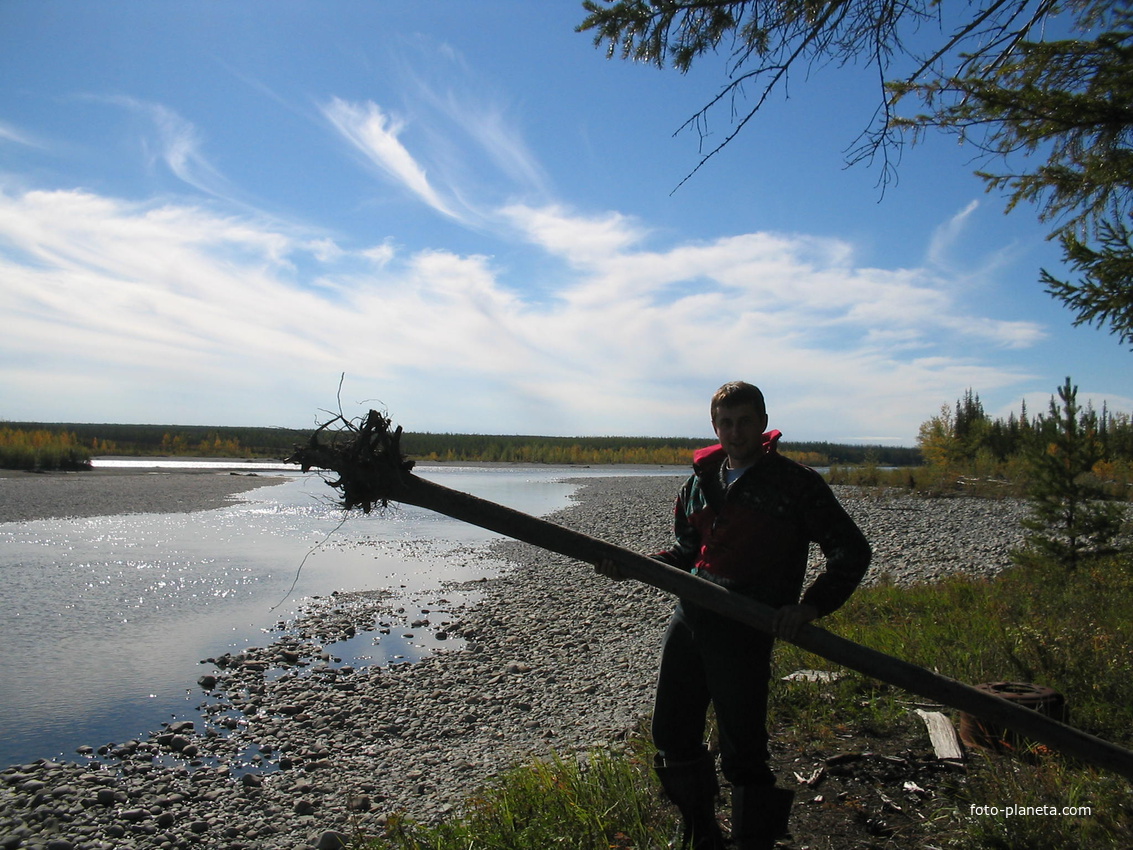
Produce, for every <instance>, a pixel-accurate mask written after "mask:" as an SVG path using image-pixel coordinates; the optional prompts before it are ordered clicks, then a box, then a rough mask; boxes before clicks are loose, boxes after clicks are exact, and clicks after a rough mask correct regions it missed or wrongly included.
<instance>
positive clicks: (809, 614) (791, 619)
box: [771, 604, 818, 640]
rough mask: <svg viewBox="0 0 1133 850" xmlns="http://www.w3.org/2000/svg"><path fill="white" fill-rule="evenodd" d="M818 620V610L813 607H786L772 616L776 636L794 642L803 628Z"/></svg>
mask: <svg viewBox="0 0 1133 850" xmlns="http://www.w3.org/2000/svg"><path fill="white" fill-rule="evenodd" d="M817 619H818V609H817V608H815V607H814V606H813V605H803V604H799V605H784V606H783V607H782V608H779V609H777V610H776V611H775V613H774V614H773V615H772V616H771V628H772V630H773V631H774V632H775V634H776V636H778V637H781V638H784V639H785V640H793V639H794V637H795V635H797V634H798V633H799V628H800V627H801V626H803V625H805V624H806V623H809V622H810V621H811V620H817Z"/></svg>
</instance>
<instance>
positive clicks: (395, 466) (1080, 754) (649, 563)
mask: <svg viewBox="0 0 1133 850" xmlns="http://www.w3.org/2000/svg"><path fill="white" fill-rule="evenodd" d="M377 416H378V414H376V413H374V412H372V411H371V417H377ZM382 421H383V422H384V423H385V426H388V424H389V423H388V420H385V419H383V420H382ZM379 424H380V423H379ZM399 436H400V429H398V431H396V432H391V433H390V435H389V436H388V437H387V438H386V439H387V440H388V442H387V443H386V444H385V445H384V447H383V448H382V450H381V451H380V452H378V455H384V456H383V457H379V462H378V463H374V462H373V458H372V457H371V456H370V455H369V454H368V455H367V463H366V464H363V466H364V467H365V468H364V469H363V470H362V471H361V472H359V468H358V467H356V466H354V467H349V468H345V467H343V460H342V453H341V452H328V450H327V448H326V447H325V446H319V445H318V444H317V443H316V441H315V439H314V438H312V444H311V446H309V447H307V448H306V449H299V450H296V453H295V454H294V455H293V456H292V458H291V459H292V460H293V461H294V462H297V463H300V464H302V465H303V467H304V469H305V470H306V469H309V468H312V467H321V468H323V469H333V470H334V471H335V472H337V473H338V474H339V475H340V476H341V477H340V479H339V481H337V482H333V483H332V486H334V487H337V488H339V489H342V490H343V491H344V494H345V495H344V504H345V505H346V507H348V508H349V507H353V506H354V505H361V506H362V507H363V508H364V509H365V510H369V508H370V506H371V505H372V504H373V503H375V502H377V501H381V502H382V503H385V502H386V501H395V502H402V503H405V504H409V505H415V506H417V507H421V508H425V509H427V510H431V511H435V512H436V513H441V514H444V515H446V516H449V517H452V518H453V519H457V520H460V521H462V522H467V523H470V524H472V525H476V526H479V527H480V528H485V529H487V530H489V531H494V532H497V533H499V534H502V535H504V536H506V537H511V538H514V539H516V540H520V541H523V542H525V543H530V544H531V545H533V546H537V547H539V548H542V549H547V550H549V551H552V552H557V553H559V554H560V555H566V556H567V557H569V558H574V559H577V560H579V561H583V562H585V563H587V564H598V563H601V562H602V561H604V560H607V559H608V560H610V561H613V562H614V563H616V564H617V565H618V567H619V568H620V570H621V572H622V573H623V574H624V575H625V576H626V577H627V578H631V579H636V580H638V581H641V582H644V583H646V584H649V585H652V586H653V587H657V588H660V589H661V590H664V591H667V592H669V593H672V594H674V595H676V596H678V597H680V598H682V599H688V600H690V601H692V602H695V603H696V604H698V605H702V606H704V607H705V608H709V609H711V610H713V611H716V612H718V613H720V614H722V615H724V616H726V617H730V618H732V619H734V620H739V621H740V622H743V623H747V624H748V625H751V626H754V627H755V628H757V629H760V630H761V631H765V632H771V631H772V628H771V617H772V614H773V611H772V609H771V608H770V607H768V606H766V605H764V604H762V603H760V602H757V601H755V600H753V599H749V598H748V597H746V596H742V595H740V594H737V593H732V592H730V591H728V590H725V589H724V588H722V587H720V586H718V585H716V584H713V583H712V582H709V581H706V580H704V579H701V578H697V577H696V576H693V575H691V574H690V573H687V572H685V571H683V570H680V569H677V568H676V567H671V566H669V565H668V564H664V563H661V562H660V561H657V560H654V559H652V558H649V557H646V556H644V555H641V554H639V553H637V552H633V551H630V550H629V549H624V548H622V547H620V546H616V545H614V544H612V543H608V542H606V541H603V540H598V539H597V538H594V537H591V536H589V535H586V534H583V533H581V532H578V531H574V530H572V529H569V528H565V527H564V526H561V525H558V524H556V523H553V522H549V521H547V520H544V519H540V518H538V517H533V516H531V515H529V514H525V513H522V512H521V511H517V510H514V509H512V508H508V507H505V506H503V505H499V504H496V503H495V502H490V501H488V500H486V499H481V498H479V497H477V496H473V495H470V494H468V493H463V492H460V491H458V490H453V489H451V488H448V487H444V486H442V485H440V484H436V483H434V482H431V481H427V480H425V479H423V478H420V477H419V476H416V475H413V474H412V473H411V472H410V471H409V469H410V468H411V466H412V464H411V463H408V462H405V461H404V460H403V459H402V458H401V456H400V454H399V451H398V448H397V442H398V438H399ZM366 440H367V445H369V440H370V437H369V436H367V438H366ZM367 452H369V449H367ZM355 453H356V452H355V448H352V449H351V450H350V452H348V453H347V454H350V455H353V454H355ZM355 459H356V458H355ZM351 462H353V461H351ZM383 467H388V468H383ZM350 476H356V477H355V478H354V479H351V478H350ZM379 479H380V480H379ZM351 486H352V487H354V488H358V487H359V486H364V487H365V488H366V489H365V491H364V493H363V494H362V495H361V497H360V496H359V490H357V489H354V490H353V491H352V492H351V491H348V489H347V488H348V487H351ZM791 643H794V644H796V645H797V646H800V647H802V648H803V649H806V650H808V651H809V652H813V653H814V654H816V655H821V656H822V657H823V658H826V659H829V660H830V661H833V662H835V663H836V664H841V665H842V666H844V667H848V668H850V669H852V670H857V671H858V672H859V673H863V674H865V675H867V676H869V677H871V678H874V679H878V680H880V681H883V682H887V683H889V684H891V685H896V686H897V687H899V688H902V689H904V690H906V691H909V692H910V693H914V694H917V695H918V696H922V697H926V698H928V699H930V700H934V701H936V702H939V703H942V704H944V705H948V706H951V707H952V708H956V709H959V710H960V711H964V712H967V713H969V714H971V715H974V716H976V717H979V718H981V719H982V720H984V721H985V722H991V723H995V724H999V725H1001V726H1004V727H1007V728H1008V729H1012V730H1013V731H1015V732H1018V733H1019V734H1021V735H1023V736H1025V737H1027V738H1029V739H1032V740H1034V741H1037V742H1039V743H1042V744H1046V745H1047V746H1049V747H1053V748H1054V749H1057V750H1059V751H1061V752H1063V753H1065V754H1067V755H1069V756H1072V757H1074V758H1077V759H1080V760H1081V761H1084V762H1086V763H1088V764H1091V765H1094V766H1096V767H1099V768H1102V769H1105V770H1109V771H1112V772H1114V773H1117V774H1119V775H1121V776H1124V777H1125V778H1126V779H1129V780H1131V781H1133V752H1131V751H1129V750H1127V749H1124V748H1122V747H1119V746H1117V745H1116V744H1113V743H1110V742H1108V741H1105V740H1102V739H1101V738H1098V737H1096V736H1094V735H1090V734H1088V733H1086V732H1083V731H1081V730H1080V729H1075V728H1074V727H1072V726H1069V725H1067V724H1065V723H1061V722H1059V721H1057V720H1054V719H1052V718H1049V717H1047V716H1045V715H1043V714H1040V713H1039V712H1037V711H1035V710H1033V709H1030V708H1026V707H1023V706H1020V705H1016V704H1014V703H1012V702H1009V701H1008V700H1005V699H1003V698H1002V697H998V696H996V695H994V694H991V693H987V692H985V691H981V690H977V689H976V688H974V687H971V686H969V685H965V684H963V683H962V682H958V681H956V680H955V679H950V678H948V677H946V676H941V675H940V674H938V673H934V672H932V671H931V670H927V669H925V668H923V667H920V666H918V665H916V664H910V663H909V662H907V661H902V660H901V659H899V658H894V657H893V656H890V655H886V654H885V653H882V652H878V651H876V650H874V649H870V648H869V647H866V646H862V645H861V644H858V643H854V642H853V641H849V640H846V639H845V638H841V637H839V636H837V635H835V634H833V633H831V632H828V631H826V630H825V629H823V628H820V627H818V626H814V625H806V626H804V627H803V628H801V629H800V630H799V632H798V634H797V635H796V636H795V637H794V638H793V639H792V640H791Z"/></svg>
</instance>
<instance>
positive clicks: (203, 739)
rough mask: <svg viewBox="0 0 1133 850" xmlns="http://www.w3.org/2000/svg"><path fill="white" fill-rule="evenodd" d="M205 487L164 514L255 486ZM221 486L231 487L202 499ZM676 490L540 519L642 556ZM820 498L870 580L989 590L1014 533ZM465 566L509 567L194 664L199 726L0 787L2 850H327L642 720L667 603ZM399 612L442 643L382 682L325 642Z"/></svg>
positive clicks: (454, 802) (1002, 507) (621, 733)
mask: <svg viewBox="0 0 1133 850" xmlns="http://www.w3.org/2000/svg"><path fill="white" fill-rule="evenodd" d="M213 477H214V478H216V479H217V480H216V481H213V482H211V483H209V484H207V485H200V487H199V489H193V494H194V495H192V496H188V495H186V496H185V497H183V499H182V501H181V504H182V505H183V506H188V505H190V504H191V503H193V504H196V505H198V507H201V506H210V505H209V504H207V503H208V501H209V500H212V499H216V498H221V499H223V498H224V497H225V496H226V495H232V494H234V493H237V492H239V491H240V490H241V489H247V488H246V487H244V486H243V485H245V484H248V485H249V486H261V485H262V484H265V483H269V482H267V481H264V480H263V479H261V480H259V481H253V482H249V481H248V480H247V479H246V478H242V477H236V476H232V477H228V476H213ZM9 480H11V479H5V480H0V494H4V493H5V487H6V486H7V484H8V481H9ZM219 481H224V482H225V483H226V484H228V485H229V486H230V487H235V488H236V489H230V490H228V491H227V492H226V493H220V490H223V489H224V488H223V487H220V488H219V490H218V489H213V488H216V487H219V484H218V482H219ZM135 483H136V482H135ZM21 486H24V487H27V488H29V492H31V491H32V489H31V488H34V487H36V486H37V485H36V484H35V483H34V482H31V481H28V482H21ZM83 486H86V484H85V482H84V485H83ZM115 486H116V485H115V484H110V485H108V487H109V489H115ZM181 486H182V485H178V487H181ZM183 486H184V487H186V488H198V482H191V483H186V484H184V485H183ZM676 487H677V479H674V478H672V477H648V476H646V477H611V478H591V479H586V480H585V481H583V482H580V489H579V492H578V495H577V497H576V500H575V503H574V504H573V505H571V506H570V507H568V508H566V509H565V510H563V511H561V512H560V513H559V514H557V515H556V516H555V517H554V519H555V520H556V521H558V522H561V523H562V524H564V525H567V526H570V527H572V528H576V529H578V530H581V531H584V532H587V533H590V534H593V535H595V536H598V537H602V538H604V539H607V540H610V541H611V542H614V543H618V544H621V545H623V546H626V547H628V548H631V549H635V550H639V551H646V552H647V551H652V550H655V549H657V548H659V547H661V546H662V545H664V544H665V543H666V542H667V541H668V537H669V533H670V530H669V524H670V517H671V505H672V500H673V497H674V494H675V490H676ZM8 492H11V491H8ZM39 492H41V493H46V492H47V491H46V490H43V491H39ZM75 492H76V491H74V490H72V491H71V493H72V496H73V495H74V493H75ZM186 492H188V491H186ZM839 496H840V497H841V498H842V500H843V503H844V504H845V505H846V506H847V509H848V510H849V511H850V512H851V514H853V515H854V517H855V519H857V520H858V522H859V524H860V525H861V526H862V528H863V530H864V531H865V533H866V535H867V537H869V539H870V540H871V542H872V543H873V545H874V549H875V565H874V567H873V568H872V569H871V574H870V577H869V579H868V580H869V581H876V580H878V579H880V578H881V577H882V576H887V577H888V578H889V579H891V580H894V581H898V582H914V581H923V580H932V579H934V578H937V577H939V576H942V575H946V574H950V573H954V572H957V571H961V572H970V573H974V574H979V575H991V574H994V573H995V572H997V571H999V570H1001V569H1003V568H1004V567H1005V566H1007V565H1008V563H1009V559H1008V551H1009V549H1010V548H1011V547H1013V546H1015V545H1017V544H1018V542H1019V539H1020V534H1019V530H1018V519H1019V517H1020V516H1021V514H1022V512H1023V506H1022V505H1021V504H1020V503H1018V502H1013V501H985V500H976V499H915V498H909V497H907V496H905V495H903V494H899V493H894V494H891V495H889V496H877V495H874V494H870V495H865V494H861V493H857V492H855V491H853V490H849V489H844V488H839ZM114 498H115V499H120V496H119V495H116V496H115V497H114ZM8 501H9V500H8V498H7V497H6V496H3V497H0V504H2V505H6V504H7V502H8ZM120 504H123V502H117V503H116V505H115V506H114V512H121V510H122V508H121V507H120V506H119V505H120ZM149 509H150V510H152V509H153V508H149ZM175 509H176V510H182V509H192V508H190V507H181V508H175ZM51 515H58V514H51ZM67 515H76V514H74V513H71V514H67ZM483 555H484V557H489V558H493V559H502V560H504V561H506V562H507V563H508V564H509V567H510V568H509V569H507V570H505V571H504V572H503V573H502V575H500V576H499V577H498V578H493V579H490V580H485V581H481V582H476V583H473V585H472V586H471V587H469V586H461V587H459V588H457V587H454V588H453V590H454V591H455V590H457V589H460V590H470V589H471V590H475V591H477V592H478V593H479V594H480V601H479V602H478V603H477V604H475V605H473V606H471V607H468V608H465V609H462V610H457V611H455V612H453V611H452V610H451V609H446V610H448V613H446V614H445V615H443V616H444V619H445V621H443V622H438V621H437V620H438V619H439V617H438V615H437V614H436V613H435V612H430V611H427V610H423V611H421V612H409V613H404V614H403V613H400V612H391V611H389V610H388V602H387V601H386V600H385V599H384V598H383V597H382V596H381V595H380V594H376V593H375V594H366V593H351V594H337V595H335V596H334V597H332V598H329V599H325V600H321V601H319V602H317V603H316V604H315V605H314V606H313V607H312V608H311V609H310V610H308V611H307V612H306V613H305V614H304V615H303V616H302V617H301V619H300V620H299V621H298V622H295V623H289V624H287V627H286V628H285V629H281V630H280V631H279V633H278V635H277V636H276V639H275V640H274V641H273V642H272V643H270V644H269V645H265V646H264V647H261V648H253V649H248V650H246V651H245V652H243V653H241V654H239V655H236V656H230V657H225V658H219V659H211V661H210V663H208V664H203V665H202V667H201V672H202V678H201V681H200V683H199V684H200V686H201V688H202V713H201V718H200V720H199V721H195V722H192V723H187V722H185V723H177V724H174V725H173V726H165V727H162V728H158V729H155V730H154V732H153V734H152V735H151V736H150V737H149V738H148V739H146V740H142V741H130V742H115V743H114V744H108V743H107V742H91V745H92V748H93V749H92V751H91V756H92V757H91V758H89V759H82V758H80V760H79V763H75V764H71V763H56V762H47V761H39V762H36V763H33V764H27V765H17V766H13V767H11V768H9V769H7V770H5V771H3V772H0V848H17V847H21V848H22V847H27V848H45V850H68V849H69V848H92V849H93V848H100V850H110V849H111V848H114V849H115V850H124V849H125V850H129V848H189V847H217V848H233V850H235V849H236V848H249V850H251V849H252V848H264V850H268V848H270V849H271V850H290V848H295V850H299V849H300V848H303V849H304V850H308V848H320V847H335V846H338V844H336V843H334V842H335V841H336V840H337V839H336V836H337V835H339V834H345V833H351V832H353V831H354V830H355V829H359V828H360V829H363V830H366V831H368V832H370V833H378V832H380V831H381V829H382V826H383V824H384V822H385V819H386V817H387V816H388V815H389V814H390V813H394V812H404V813H406V814H407V815H409V816H410V817H412V818H415V819H418V820H426V821H429V820H434V819H436V818H439V817H442V816H444V815H445V814H446V813H448V812H451V811H453V810H454V808H457V807H459V805H460V803H461V801H462V800H463V799H464V798H465V797H467V796H468V795H469V794H470V793H471V792H473V791H474V790H475V789H476V788H477V787H478V786H480V785H481V784H482V783H483V782H484V781H485V780H487V779H489V778H490V777H492V776H493V775H494V774H496V773H498V772H499V771H501V770H503V769H506V768H508V767H510V766H512V765H514V764H516V763H517V762H526V761H529V760H530V759H531V758H533V757H537V756H540V755H543V754H546V753H548V752H550V751H552V750H554V751H557V752H558V753H560V754H569V753H572V752H576V751H581V750H587V749H591V748H594V747H607V748H609V747H614V748H616V747H618V746H620V744H621V742H622V741H624V740H625V739H626V737H627V736H628V735H631V734H633V733H634V731H635V730H636V729H637V728H638V727H639V724H640V721H641V719H642V717H643V716H644V715H645V714H646V713H647V712H648V711H649V708H650V702H651V696H652V684H653V676H654V673H655V667H656V658H657V651H658V646H659V641H660V636H661V632H662V630H663V628H664V625H665V622H666V620H667V618H668V616H669V613H670V610H671V607H672V600H671V599H670V598H667V597H666V596H665V595H664V594H663V593H661V592H660V591H656V590H654V589H652V588H650V587H646V586H643V585H640V584H637V583H635V582H610V581H608V580H605V579H603V578H601V577H598V576H595V575H594V573H593V571H592V569H591V568H589V567H587V566H586V565H582V564H579V563H578V562H574V561H569V560H568V559H565V558H561V557H559V556H556V555H551V554H549V553H546V552H543V551H540V550H536V549H534V548H532V547H529V546H527V545H524V544H519V543H515V542H511V541H500V542H497V543H494V544H491V545H490V546H488V547H486V548H485V550H484V552H483ZM438 607H442V606H438ZM398 617H401V618H403V620H404V621H405V622H407V623H408V621H409V620H410V619H413V618H416V622H415V623H413V626H414V627H415V628H417V629H420V630H426V631H428V632H429V633H430V635H431V638H432V640H433V641H435V642H436V645H438V646H451V647H452V649H450V650H442V651H438V652H437V653H436V654H434V655H432V656H430V657H428V658H426V659H424V660H422V661H420V662H417V663H414V664H402V665H396V666H392V667H365V668H361V667H360V668H358V669H353V668H351V667H348V666H344V665H343V664H342V663H341V662H340V661H338V660H337V659H336V658H335V654H334V653H335V647H334V643H335V641H336V640H339V639H341V638H342V637H344V636H349V635H353V634H355V633H356V632H358V631H362V630H367V629H372V628H375V627H378V628H380V627H381V626H382V624H383V623H387V624H389V623H396V622H398ZM392 627H394V628H400V626H396V625H394V626H392ZM186 684H187V686H188V685H191V684H192V683H186ZM104 744H105V745H106V746H103V745H104ZM100 748H101V750H102V756H103V758H101V759H100V758H94V757H93V756H95V755H97V750H98V749H100ZM786 755H787V756H789V755H790V754H786ZM784 757H785V756H784ZM77 758H78V757H77ZM795 769H796V770H798V771H800V772H805V771H804V769H803V767H796V768H795ZM788 776H789V774H788ZM796 838H798V836H796ZM799 846H803V845H802V844H800V845H799ZM807 846H810V847H812V848H819V847H827V846H830V847H836V846H838V845H837V844H824V843H822V842H821V841H817V840H815V841H810V842H809V843H808V844H807ZM843 846H851V845H849V844H845V845H843Z"/></svg>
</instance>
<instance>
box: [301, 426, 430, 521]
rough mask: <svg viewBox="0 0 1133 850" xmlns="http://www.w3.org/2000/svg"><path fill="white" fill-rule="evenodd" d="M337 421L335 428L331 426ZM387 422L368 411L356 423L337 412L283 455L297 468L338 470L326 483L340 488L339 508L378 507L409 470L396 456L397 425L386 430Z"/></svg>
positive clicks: (398, 454) (408, 464)
mask: <svg viewBox="0 0 1133 850" xmlns="http://www.w3.org/2000/svg"><path fill="white" fill-rule="evenodd" d="M336 423H339V424H340V425H341V427H339V428H336V429H333V430H331V426H332V425H335V424H336ZM390 425H391V423H390V420H389V418H388V417H386V416H383V415H382V414H380V413H378V411H376V410H371V411H370V412H369V413H368V414H367V415H366V417H365V418H364V419H363V420H362V422H361V424H360V425H356V424H355V423H353V422H350V421H348V420H347V419H345V418H343V417H342V416H341V415H339V416H336V417H335V418H334V419H331V420H330V421H329V422H324V423H323V424H322V425H320V426H319V428H318V430H316V431H315V432H314V433H313V434H312V435H311V438H310V440H309V441H308V442H307V445H306V446H296V447H295V451H294V452H293V453H292V454H291V456H290V457H289V458H288V459H287V460H288V462H289V463H297V464H300V466H302V468H303V471H304V472H307V471H309V470H311V469H323V470H329V471H331V472H335V473H337V474H338V480H337V481H328V482H327V483H328V484H330V486H331V487H333V488H334V489H336V490H340V491H341V492H342V500H341V503H342V507H343V508H344V509H345V510H350V509H351V508H355V507H361V508H362V511H363V513H369V512H370V511H371V510H372V509H373V507H374V505H375V504H380V505H381V506H382V507H383V508H384V507H385V506H386V505H387V504H388V503H389V501H390V500H391V499H396V498H397V493H398V490H399V489H400V488H401V486H402V482H403V479H402V473H405V472H409V470H411V469H412V468H413V461H411V460H406V459H405V457H404V456H403V455H402V454H401V427H400V426H398V427H397V428H395V429H393V430H390Z"/></svg>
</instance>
